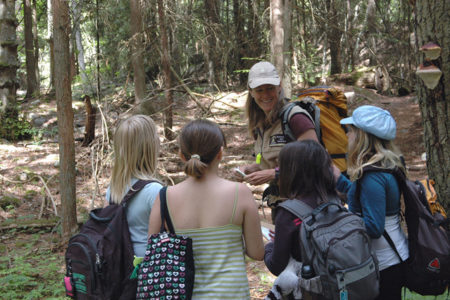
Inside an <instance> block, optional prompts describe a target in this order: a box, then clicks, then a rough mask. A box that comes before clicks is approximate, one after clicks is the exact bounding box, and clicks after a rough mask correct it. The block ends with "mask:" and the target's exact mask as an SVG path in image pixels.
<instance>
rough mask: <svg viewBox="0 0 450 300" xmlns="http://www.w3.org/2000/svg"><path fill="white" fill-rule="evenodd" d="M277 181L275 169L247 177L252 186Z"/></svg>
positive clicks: (246, 179)
mask: <svg viewBox="0 0 450 300" xmlns="http://www.w3.org/2000/svg"><path fill="white" fill-rule="evenodd" d="M274 179H275V169H267V170H262V171H256V172H253V173H251V174H248V175H247V176H245V181H246V182H248V183H250V184H251V185H260V184H263V183H267V182H269V181H271V180H274Z"/></svg>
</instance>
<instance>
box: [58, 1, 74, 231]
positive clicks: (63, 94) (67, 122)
mask: <svg viewBox="0 0 450 300" xmlns="http://www.w3.org/2000/svg"><path fill="white" fill-rule="evenodd" d="M52 2H53V3H52V8H53V22H54V26H53V28H54V32H53V37H54V42H55V44H54V46H55V63H56V64H57V65H58V68H55V90H56V104H57V115H58V139H59V161H60V167H59V186H60V194H61V207H62V232H63V237H64V238H68V237H70V235H72V233H73V231H74V230H75V229H76V227H77V214H76V202H75V200H76V189H75V144H74V136H73V130H74V128H73V109H72V89H71V86H70V82H71V78H70V52H69V43H70V39H69V32H70V18H69V5H68V2H67V1H60V0H52Z"/></svg>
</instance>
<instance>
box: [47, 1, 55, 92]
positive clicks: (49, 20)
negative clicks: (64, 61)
mask: <svg viewBox="0 0 450 300" xmlns="http://www.w3.org/2000/svg"><path fill="white" fill-rule="evenodd" d="M52 5H53V3H52V0H47V42H48V45H49V50H50V57H49V61H50V80H49V83H48V87H49V91H50V94H54V92H55V50H54V43H53V8H52Z"/></svg>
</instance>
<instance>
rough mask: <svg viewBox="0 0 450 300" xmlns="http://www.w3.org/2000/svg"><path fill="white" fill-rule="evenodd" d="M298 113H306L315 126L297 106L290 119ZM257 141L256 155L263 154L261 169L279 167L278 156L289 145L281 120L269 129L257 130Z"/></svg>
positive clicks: (304, 111)
mask: <svg viewBox="0 0 450 300" xmlns="http://www.w3.org/2000/svg"><path fill="white" fill-rule="evenodd" d="M297 113H304V114H305V115H307V116H308V117H309V118H310V119H311V121H312V122H313V124H314V120H313V119H312V118H311V116H310V115H309V114H308V113H307V112H306V110H304V109H302V108H301V107H299V106H295V107H294V108H293V109H292V111H291V112H290V114H289V118H288V119H289V120H290V118H291V117H292V116H293V115H294V114H297ZM256 134H257V136H256V141H255V145H254V150H255V155H258V154H259V153H260V154H261V164H260V166H261V169H262V170H266V169H273V168H275V167H277V166H278V154H279V153H280V151H281V149H282V148H283V146H284V145H286V143H287V139H286V137H285V136H284V134H283V129H282V126H281V118H278V120H277V121H276V122H275V123H274V124H273V125H272V126H271V127H269V128H266V129H264V130H262V129H261V128H257V129H256Z"/></svg>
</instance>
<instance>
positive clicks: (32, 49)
mask: <svg viewBox="0 0 450 300" xmlns="http://www.w3.org/2000/svg"><path fill="white" fill-rule="evenodd" d="M449 5H450V4H449V3H448V1H445V0H439V1H438V0H429V1H414V0H409V1H406V0H379V1H375V0H270V1H269V0H247V1H238V0H222V1H219V0H202V1H193V0H185V1H183V0H174V1H167V0H145V1H139V0H130V1H119V0H117V1H115V0H96V1H83V0H70V1H63V0H53V1H50V0H47V1H45V0H23V1H14V0H0V29H1V30H0V99H1V106H0V137H1V142H0V166H1V168H0V182H1V190H0V207H1V208H0V216H1V217H0V218H1V219H0V221H1V223H0V230H1V232H2V235H1V237H0V239H1V240H2V244H1V245H0V253H1V257H0V295H2V296H1V297H2V298H4V299H21V298H23V299H43V298H46V299H47V298H49V299H50V298H53V299H58V298H63V287H62V284H61V280H62V275H63V273H64V260H63V253H64V248H65V246H66V243H67V239H68V238H69V237H70V236H71V235H72V234H73V233H74V232H76V230H77V229H78V225H79V224H81V223H82V222H83V221H84V220H86V218H87V215H88V212H89V210H90V209H92V208H93V207H98V206H102V205H103V203H104V193H105V190H106V187H107V185H108V182H109V176H110V169H111V158H112V155H113V153H112V147H111V146H112V140H111V136H112V132H113V130H114V127H115V125H116V124H117V122H118V121H119V120H120V119H123V118H124V117H126V116H127V115H129V114H132V113H145V114H148V115H151V116H152V118H153V119H154V120H155V121H156V122H157V124H158V125H159V127H160V134H161V141H162V148H163V151H162V154H161V157H160V158H159V162H160V164H159V165H160V167H159V170H158V173H159V175H160V177H161V179H162V180H163V181H164V182H165V183H167V184H174V183H177V182H179V181H180V180H182V179H183V178H184V175H183V172H182V166H181V162H180V161H179V159H178V157H177V145H176V137H177V133H178V132H179V129H180V128H181V127H182V126H183V125H184V124H185V123H186V122H188V121H189V120H192V119H195V118H209V119H211V120H213V121H215V122H217V123H219V124H220V125H221V127H222V128H223V129H224V131H225V133H226V135H227V138H228V140H229V142H228V149H227V152H228V154H229V155H227V156H226V158H225V159H224V163H223V169H222V171H221V172H222V175H223V176H225V177H226V176H228V175H229V172H230V170H231V168H232V167H235V166H238V165H240V164H243V163H246V162H248V161H249V160H251V159H252V158H251V152H252V150H251V149H252V140H251V138H250V137H249V136H248V134H247V131H246V123H245V118H244V110H243V105H244V103H245V98H246V93H247V92H246V80H247V72H248V69H249V68H250V66H251V65H253V64H254V63H255V62H257V61H260V60H269V61H272V62H273V63H274V64H275V66H276V67H277V69H278V71H279V73H280V74H282V78H283V80H282V84H283V87H284V89H285V91H286V93H287V95H288V96H290V97H292V98H295V94H296V93H297V92H298V91H299V89H301V88H304V87H309V86H313V85H318V84H330V85H335V86H338V87H339V88H341V89H342V90H344V91H345V92H347V93H346V94H347V95H348V98H349V107H350V110H352V109H354V108H355V107H357V106H359V105H362V104H366V103H368V104H372V105H378V106H381V107H384V108H386V109H389V110H390V111H391V112H392V113H393V115H394V117H395V118H396V120H397V122H398V125H399V130H398V139H397V143H398V144H399V145H400V147H401V150H402V151H403V153H404V155H405V157H406V161H407V164H408V171H409V174H410V177H411V178H413V179H422V178H424V177H425V176H427V175H428V176H429V177H430V178H433V179H434V180H435V181H436V190H437V192H438V195H439V199H440V201H441V202H442V204H443V205H444V207H445V208H446V210H447V212H448V211H449V207H450V203H449V201H450V197H449V195H450V182H449V180H448V178H449V168H450V162H449V159H450V155H449V152H450V151H449V143H448V134H449V122H450V121H449V119H450V118H449V100H448V97H449V96H448V95H450V83H449V76H450V70H449V69H450V64H449V61H450V55H449V45H450V27H449V26H448V24H450V22H449V21H450V8H449ZM424 46H425V47H424ZM427 48H433V49H434V50H430V51H429V50H427ZM430 53H431V54H430ZM418 75H420V77H419V76H418ZM422 76H424V77H423V79H422ZM425 82H426V84H425ZM263 188H264V187H263V186H259V187H252V189H253V191H254V194H255V198H256V199H257V201H258V203H260V204H261V202H260V195H261V191H262V189H263ZM260 211H261V217H262V218H267V213H268V211H266V209H265V206H264V205H261V208H260ZM247 269H248V272H249V280H250V286H251V294H252V298H254V299H262V298H263V297H264V295H265V294H266V293H267V290H268V289H269V288H270V285H271V283H272V282H273V279H274V277H273V276H271V275H270V273H269V272H268V271H267V269H265V267H264V264H263V263H261V262H253V261H250V260H249V261H248V263H247ZM407 297H410V298H411V299H418V298H417V295H410V294H408V295H407ZM423 299H425V297H423Z"/></svg>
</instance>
